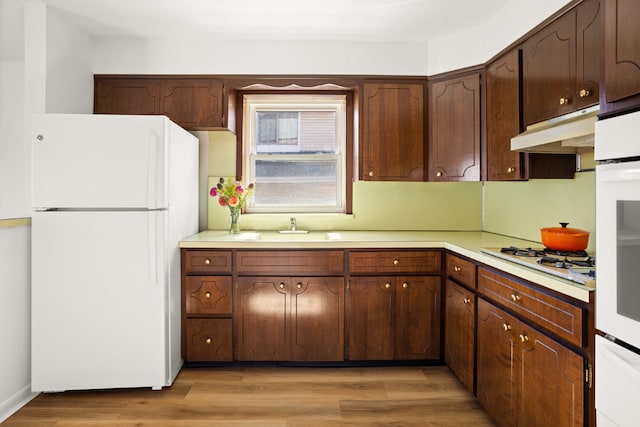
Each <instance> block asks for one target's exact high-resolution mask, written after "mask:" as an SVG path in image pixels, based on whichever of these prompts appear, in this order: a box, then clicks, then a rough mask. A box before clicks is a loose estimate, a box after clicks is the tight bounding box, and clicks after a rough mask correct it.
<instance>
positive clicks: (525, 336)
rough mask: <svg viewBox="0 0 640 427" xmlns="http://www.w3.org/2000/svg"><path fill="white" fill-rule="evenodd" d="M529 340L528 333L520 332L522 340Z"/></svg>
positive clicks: (523, 341)
mask: <svg viewBox="0 0 640 427" xmlns="http://www.w3.org/2000/svg"><path fill="white" fill-rule="evenodd" d="M527 341H529V337H528V336H527V334H520V342H522V343H525V342H527Z"/></svg>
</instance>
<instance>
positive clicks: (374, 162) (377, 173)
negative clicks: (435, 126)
mask: <svg viewBox="0 0 640 427" xmlns="http://www.w3.org/2000/svg"><path fill="white" fill-rule="evenodd" d="M424 90H425V87H424V85H423V84H420V83H402V82H398V83H386V82H385V83H365V84H363V94H362V123H361V129H362V138H361V143H360V144H361V145H360V146H361V169H360V175H361V178H362V179H364V180H366V181H423V180H424V177H425V160H424V158H425V150H424V147H425V143H424V142H425V138H424V135H425V130H424V124H425V109H424Z"/></svg>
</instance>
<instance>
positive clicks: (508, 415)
mask: <svg viewBox="0 0 640 427" xmlns="http://www.w3.org/2000/svg"><path fill="white" fill-rule="evenodd" d="M518 325H519V322H518V321H517V320H516V319H515V318H513V317H511V316H509V315H508V314H506V313H505V312H503V311H502V310H500V309H498V308H496V307H494V306H493V305H491V304H489V303H488V302H486V301H484V300H483V299H481V298H479V299H478V325H477V326H478V344H477V347H478V348H477V372H476V381H477V385H476V395H477V398H478V401H479V402H480V404H481V405H482V406H483V407H484V409H485V410H486V411H487V412H488V413H489V415H490V416H491V417H492V418H493V419H494V420H495V421H496V422H497V424H498V425H500V426H502V427H509V426H515V425H516V386H517V380H516V375H517V366H516V361H515V356H516V351H517V348H516V347H517V343H516V331H517V330H518ZM549 425H554V424H549Z"/></svg>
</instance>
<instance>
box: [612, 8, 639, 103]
mask: <svg viewBox="0 0 640 427" xmlns="http://www.w3.org/2000/svg"><path fill="white" fill-rule="evenodd" d="M603 1H604V86H605V94H606V95H605V96H606V102H608V103H611V102H616V101H620V100H623V99H624V98H627V97H630V96H633V95H637V94H640V45H639V44H638V40H640V26H639V25H638V21H639V20H640V2H638V1H637V0H603ZM638 104H640V101H638V100H637V99H635V100H634V101H633V102H632V103H631V105H629V106H634V105H638Z"/></svg>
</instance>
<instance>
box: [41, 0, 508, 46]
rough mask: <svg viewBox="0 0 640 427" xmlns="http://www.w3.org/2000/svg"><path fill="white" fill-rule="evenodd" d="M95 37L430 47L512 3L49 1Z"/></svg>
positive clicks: (433, 0)
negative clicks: (418, 44)
mask: <svg viewBox="0 0 640 427" xmlns="http://www.w3.org/2000/svg"><path fill="white" fill-rule="evenodd" d="M45 1H46V2H47V3H48V4H49V5H51V6H54V7H55V8H57V9H60V10H62V11H63V12H64V13H65V14H66V15H68V17H69V19H72V20H74V21H75V22H76V23H77V24H78V25H81V26H82V28H83V29H84V30H85V31H87V32H88V33H89V34H92V35H96V36H136V37H165V36H170V37H173V36H185V37H192V36H199V35H200V36H204V35H206V36H207V37H215V38H222V39H224V38H227V39H230V38H232V39H256V38H263V39H289V40H293V39H298V40H352V41H375V42H379V41H389V42H407V41H412V42H416V41H427V40H429V39H432V38H434V37H438V36H439V35H444V34H451V33H455V32H457V31H460V30H462V29H465V28H468V27H473V26H474V25H477V24H479V23H481V22H482V21H483V20H485V19H487V18H488V17H490V16H492V15H494V14H496V13H497V12H498V11H499V10H500V9H501V8H503V7H504V6H505V5H506V4H507V3H509V2H510V1H512V0H482V1H477V0H471V1H470V0H45Z"/></svg>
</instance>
